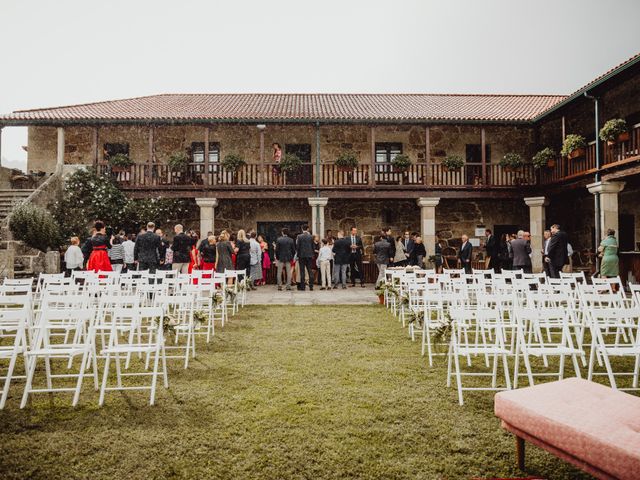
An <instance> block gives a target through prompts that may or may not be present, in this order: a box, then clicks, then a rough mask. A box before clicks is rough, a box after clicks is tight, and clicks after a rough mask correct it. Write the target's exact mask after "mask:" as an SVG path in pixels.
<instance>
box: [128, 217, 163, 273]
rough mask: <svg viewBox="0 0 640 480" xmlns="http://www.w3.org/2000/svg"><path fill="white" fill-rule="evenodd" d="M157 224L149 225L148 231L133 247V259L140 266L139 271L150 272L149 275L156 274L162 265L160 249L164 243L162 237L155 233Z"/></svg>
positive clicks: (150, 223) (137, 239) (141, 235)
mask: <svg viewBox="0 0 640 480" xmlns="http://www.w3.org/2000/svg"><path fill="white" fill-rule="evenodd" d="M155 227H156V226H155V224H154V223H153V222H149V223H147V230H146V232H144V233H141V234H140V235H138V237H137V238H136V243H135V245H134V247H133V258H134V261H135V262H137V264H138V270H149V273H156V269H157V268H158V265H159V264H160V254H159V251H160V248H161V247H162V242H161V241H160V237H159V236H158V235H156V234H155V233H154V230H155Z"/></svg>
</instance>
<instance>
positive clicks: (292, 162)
mask: <svg viewBox="0 0 640 480" xmlns="http://www.w3.org/2000/svg"><path fill="white" fill-rule="evenodd" d="M301 166H302V160H300V158H299V157H298V156H297V155H294V154H293V153H285V154H284V155H283V157H282V160H280V170H282V171H283V172H295V171H297V170H299V169H300V167H301Z"/></svg>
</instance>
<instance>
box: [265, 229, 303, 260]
mask: <svg viewBox="0 0 640 480" xmlns="http://www.w3.org/2000/svg"><path fill="white" fill-rule="evenodd" d="M308 224H309V222H308V221H306V220H292V221H289V222H258V228H257V232H258V235H262V237H263V238H264V241H265V242H267V245H269V257H271V261H273V260H274V259H275V256H274V253H275V245H276V240H277V239H278V237H279V236H280V232H282V229H283V228H288V229H289V236H290V237H291V238H293V239H294V240H295V239H296V237H297V236H298V234H299V233H302V227H303V226H304V225H308Z"/></svg>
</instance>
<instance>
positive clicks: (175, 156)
mask: <svg viewBox="0 0 640 480" xmlns="http://www.w3.org/2000/svg"><path fill="white" fill-rule="evenodd" d="M167 163H168V165H169V167H170V168H171V170H173V171H174V172H185V171H186V170H187V166H188V165H189V157H188V156H187V154H186V153H185V152H180V151H178V152H173V153H172V154H171V155H170V156H169V161H168V162H167Z"/></svg>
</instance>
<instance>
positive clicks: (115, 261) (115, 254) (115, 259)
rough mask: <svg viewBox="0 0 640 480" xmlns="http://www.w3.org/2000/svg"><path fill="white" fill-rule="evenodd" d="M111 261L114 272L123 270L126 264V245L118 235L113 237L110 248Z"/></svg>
mask: <svg viewBox="0 0 640 480" xmlns="http://www.w3.org/2000/svg"><path fill="white" fill-rule="evenodd" d="M109 261H110V262H111V268H112V269H113V271H114V272H118V273H120V272H122V268H123V266H124V246H122V242H121V240H120V237H119V236H118V235H113V236H112V237H111V248H110V249H109Z"/></svg>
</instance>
